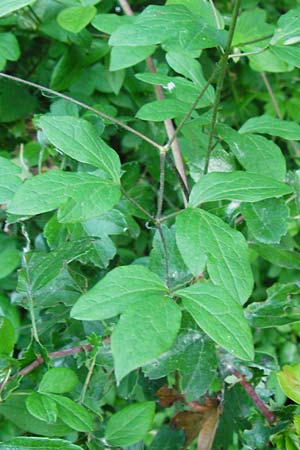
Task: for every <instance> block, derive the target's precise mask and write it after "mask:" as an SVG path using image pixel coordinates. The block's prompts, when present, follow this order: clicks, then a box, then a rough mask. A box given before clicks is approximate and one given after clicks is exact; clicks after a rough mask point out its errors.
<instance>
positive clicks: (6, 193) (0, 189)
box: [0, 156, 22, 203]
mask: <svg viewBox="0 0 300 450" xmlns="http://www.w3.org/2000/svg"><path fill="white" fill-rule="evenodd" d="M20 175H21V169H20V167H18V166H17V165H16V164H14V163H13V162H12V161H10V160H9V159H6V158H2V157H1V156H0V203H7V202H8V201H9V200H10V199H11V198H12V197H13V195H14V193H15V191H16V189H17V188H18V186H19V185H20V184H22V180H21V177H20Z"/></svg>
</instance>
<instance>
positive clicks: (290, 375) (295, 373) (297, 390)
mask: <svg viewBox="0 0 300 450" xmlns="http://www.w3.org/2000/svg"><path fill="white" fill-rule="evenodd" d="M277 380H278V382H279V384H280V387H281V389H282V390H283V392H284V393H285V395H286V396H287V397H288V398H291V399H292V400H293V401H294V402H296V403H300V364H293V365H292V366H287V365H286V366H283V368H282V370H281V371H280V372H278V373H277Z"/></svg>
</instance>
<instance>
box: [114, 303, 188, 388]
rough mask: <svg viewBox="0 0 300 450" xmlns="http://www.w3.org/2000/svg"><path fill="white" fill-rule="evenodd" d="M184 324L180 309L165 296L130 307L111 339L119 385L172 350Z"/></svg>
mask: <svg viewBox="0 0 300 450" xmlns="http://www.w3.org/2000/svg"><path fill="white" fill-rule="evenodd" d="M180 320H181V312H180V308H179V307H178V306H177V305H176V303H175V302H174V301H173V300H172V299H170V298H168V297H164V296H163V295H153V294H151V295H149V294H143V295H142V296H141V297H140V301H139V302H136V303H134V304H132V305H131V306H129V307H128V308H127V310H126V311H125V313H124V314H122V316H121V318H120V320H119V322H118V324H117V325H116V327H115V328H114V330H113V333H112V336H111V348H112V353H113V357H114V366H115V375H116V379H117V381H118V382H120V380H121V379H122V378H124V377H125V375H127V374H128V373H130V372H131V371H132V370H134V369H137V368H138V367H141V366H143V365H144V364H146V363H147V362H149V361H151V360H152V359H153V358H157V357H158V356H159V355H160V354H161V353H163V352H166V351H167V350H169V349H170V348H171V346H172V345H173V343H174V341H175V339H176V336H177V333H178V331H179V328H180Z"/></svg>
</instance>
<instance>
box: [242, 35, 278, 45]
mask: <svg viewBox="0 0 300 450" xmlns="http://www.w3.org/2000/svg"><path fill="white" fill-rule="evenodd" d="M271 37H273V33H272V34H267V36H263V37H261V38H257V39H253V40H252V41H247V42H239V43H238V44H236V45H235V47H245V46H246V45H250V44H256V43H257V42H261V41H265V40H266V39H270V38H271Z"/></svg>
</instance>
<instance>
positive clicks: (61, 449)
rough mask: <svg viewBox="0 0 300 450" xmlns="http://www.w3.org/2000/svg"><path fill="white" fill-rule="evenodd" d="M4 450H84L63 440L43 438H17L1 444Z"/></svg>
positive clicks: (0, 447)
mask: <svg viewBox="0 0 300 450" xmlns="http://www.w3.org/2000/svg"><path fill="white" fill-rule="evenodd" d="M0 449H3V450H33V449H37V450H43V449H45V450H82V447H79V445H75V444H71V442H69V441H65V440H63V439H47V438H41V437H24V436H22V437H17V438H14V439H12V440H11V441H8V442H4V443H2V444H1V443H0Z"/></svg>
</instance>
